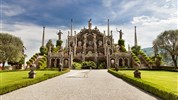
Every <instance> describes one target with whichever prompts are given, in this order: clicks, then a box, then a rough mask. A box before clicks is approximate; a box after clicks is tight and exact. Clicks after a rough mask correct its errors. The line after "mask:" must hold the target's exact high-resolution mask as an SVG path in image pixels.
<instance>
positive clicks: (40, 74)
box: [0, 70, 69, 94]
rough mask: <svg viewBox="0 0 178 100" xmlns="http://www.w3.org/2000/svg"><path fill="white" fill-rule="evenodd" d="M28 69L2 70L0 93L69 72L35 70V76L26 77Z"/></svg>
mask: <svg viewBox="0 0 178 100" xmlns="http://www.w3.org/2000/svg"><path fill="white" fill-rule="evenodd" d="M28 72H29V71H14V72H2V73H0V74H1V75H2V76H3V77H2V79H1V80H0V84H1V85H0V90H1V91H0V94H4V93H8V92H11V91H13V90H16V89H19V88H22V87H26V86H28V85H32V84H35V83H38V82H41V81H44V80H47V79H49V78H52V77H55V76H58V75H61V74H64V73H66V72H69V70H65V71H62V72H59V71H36V73H37V74H36V78H34V79H29V78H28ZM14 76H15V77H14Z"/></svg>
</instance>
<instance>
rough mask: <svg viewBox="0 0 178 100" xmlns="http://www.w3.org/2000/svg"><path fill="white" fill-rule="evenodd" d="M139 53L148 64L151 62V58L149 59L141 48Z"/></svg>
mask: <svg viewBox="0 0 178 100" xmlns="http://www.w3.org/2000/svg"><path fill="white" fill-rule="evenodd" d="M139 54H140V55H142V56H143V57H144V59H145V60H146V61H147V62H148V63H149V64H153V61H152V59H150V57H148V56H147V55H146V54H145V53H144V52H143V51H142V50H140V52H139Z"/></svg>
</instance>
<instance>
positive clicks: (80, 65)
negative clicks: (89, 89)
mask: <svg viewBox="0 0 178 100" xmlns="http://www.w3.org/2000/svg"><path fill="white" fill-rule="evenodd" d="M72 67H73V68H74V69H78V70H79V69H82V64H81V63H78V62H73V63H72Z"/></svg>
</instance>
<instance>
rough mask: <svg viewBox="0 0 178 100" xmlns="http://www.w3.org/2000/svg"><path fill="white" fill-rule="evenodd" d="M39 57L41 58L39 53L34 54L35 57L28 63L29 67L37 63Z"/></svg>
mask: <svg viewBox="0 0 178 100" xmlns="http://www.w3.org/2000/svg"><path fill="white" fill-rule="evenodd" d="M38 56H39V53H36V54H34V55H33V56H32V57H31V58H30V59H29V61H27V62H26V64H27V66H30V65H32V64H33V63H34V62H35V61H36V59H37V58H38Z"/></svg>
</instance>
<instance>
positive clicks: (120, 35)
mask: <svg viewBox="0 0 178 100" xmlns="http://www.w3.org/2000/svg"><path fill="white" fill-rule="evenodd" d="M116 31H117V32H119V39H122V35H123V32H122V30H120V31H118V30H117V29H116Z"/></svg>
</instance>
